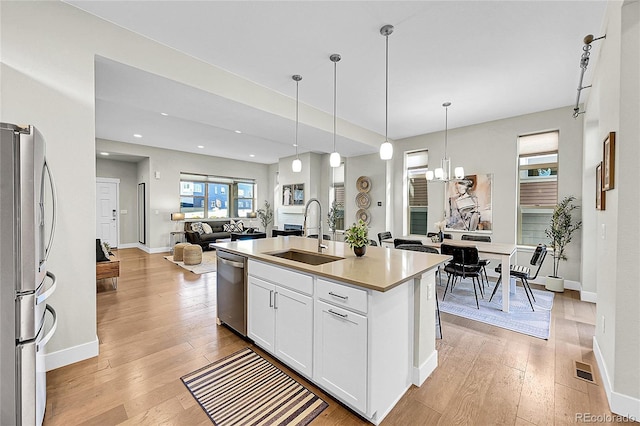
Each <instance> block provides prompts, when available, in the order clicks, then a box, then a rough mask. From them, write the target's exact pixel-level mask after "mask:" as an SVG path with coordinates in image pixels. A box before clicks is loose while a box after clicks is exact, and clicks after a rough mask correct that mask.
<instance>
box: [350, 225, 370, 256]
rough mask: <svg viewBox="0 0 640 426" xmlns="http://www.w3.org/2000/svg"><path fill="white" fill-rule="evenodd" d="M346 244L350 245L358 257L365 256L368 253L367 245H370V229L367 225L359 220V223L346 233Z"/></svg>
mask: <svg viewBox="0 0 640 426" xmlns="http://www.w3.org/2000/svg"><path fill="white" fill-rule="evenodd" d="M344 242H345V243H347V244H349V247H351V248H352V249H353V252H354V253H355V255H356V256H358V257H360V256H364V254H365V253H366V251H367V245H368V244H369V229H368V228H367V224H366V223H364V222H363V221H362V219H359V220H358V223H354V224H353V225H351V227H350V228H348V229H347V230H346V231H345V232H344Z"/></svg>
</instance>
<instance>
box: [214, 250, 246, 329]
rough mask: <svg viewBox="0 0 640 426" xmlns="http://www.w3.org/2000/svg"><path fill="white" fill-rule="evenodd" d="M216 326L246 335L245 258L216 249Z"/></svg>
mask: <svg viewBox="0 0 640 426" xmlns="http://www.w3.org/2000/svg"><path fill="white" fill-rule="evenodd" d="M216 254H217V258H218V271H217V304H218V324H221V323H224V324H227V326H229V327H231V328H232V329H234V330H235V331H237V332H238V333H240V334H242V335H243V336H246V335H247V258H246V257H245V256H240V255H237V254H233V253H229V252H226V251H222V250H220V249H218V251H217V253H216Z"/></svg>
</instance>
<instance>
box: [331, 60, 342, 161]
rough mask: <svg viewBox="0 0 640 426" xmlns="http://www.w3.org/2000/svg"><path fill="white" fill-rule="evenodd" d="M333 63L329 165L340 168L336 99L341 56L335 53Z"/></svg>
mask: <svg viewBox="0 0 640 426" xmlns="http://www.w3.org/2000/svg"><path fill="white" fill-rule="evenodd" d="M329 59H330V60H331V62H333V152H332V153H331V155H330V156H329V165H330V166H331V167H340V154H339V153H338V151H336V98H337V92H338V90H337V87H338V83H337V78H336V75H337V66H338V62H339V61H340V59H342V58H341V57H340V55H338V54H337V53H334V54H333V55H331V56H329Z"/></svg>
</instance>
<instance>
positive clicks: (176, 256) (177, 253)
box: [173, 243, 191, 262]
mask: <svg viewBox="0 0 640 426" xmlns="http://www.w3.org/2000/svg"><path fill="white" fill-rule="evenodd" d="M190 245H191V244H190V243H178V244H176V245H175V246H174V247H173V261H174V262H182V259H183V253H184V248H185V247H187V246H190Z"/></svg>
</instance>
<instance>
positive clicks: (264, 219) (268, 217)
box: [257, 200, 273, 232]
mask: <svg viewBox="0 0 640 426" xmlns="http://www.w3.org/2000/svg"><path fill="white" fill-rule="evenodd" d="M257 213H258V218H260V222H261V223H262V227H263V228H264V231H265V232H266V231H267V226H269V224H270V223H271V222H273V209H272V208H271V204H269V202H268V201H266V200H265V202H264V208H263V209H258V211H257Z"/></svg>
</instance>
